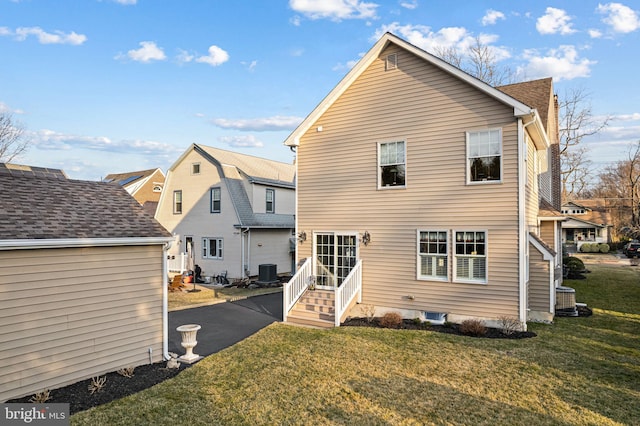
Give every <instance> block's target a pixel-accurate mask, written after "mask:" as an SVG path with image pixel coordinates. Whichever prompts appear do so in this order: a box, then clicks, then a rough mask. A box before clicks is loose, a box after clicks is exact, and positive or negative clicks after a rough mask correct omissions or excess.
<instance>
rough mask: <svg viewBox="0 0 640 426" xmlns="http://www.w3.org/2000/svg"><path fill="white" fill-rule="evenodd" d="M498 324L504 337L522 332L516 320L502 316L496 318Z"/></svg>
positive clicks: (520, 324) (520, 323)
mask: <svg viewBox="0 0 640 426" xmlns="http://www.w3.org/2000/svg"><path fill="white" fill-rule="evenodd" d="M498 324H500V331H502V334H504V335H505V336H511V335H512V334H514V333H517V332H518V331H522V322H521V321H520V320H519V319H518V318H514V317H509V316H502V317H499V318H498Z"/></svg>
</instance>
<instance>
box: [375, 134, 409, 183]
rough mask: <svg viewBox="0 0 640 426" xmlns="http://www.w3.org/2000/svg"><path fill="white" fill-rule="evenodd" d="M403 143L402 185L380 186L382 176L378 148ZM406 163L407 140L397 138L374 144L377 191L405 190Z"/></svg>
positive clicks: (406, 177)
mask: <svg viewBox="0 0 640 426" xmlns="http://www.w3.org/2000/svg"><path fill="white" fill-rule="evenodd" d="M394 142H403V143H404V185H395V186H384V185H382V175H381V172H380V167H381V164H380V146H381V145H384V144H388V143H394ZM408 169H409V167H408V161H407V138H397V139H393V140H391V139H390V140H386V141H380V142H377V144H376V174H377V180H378V189H379V190H380V189H381V190H394V189H406V188H407V181H408V176H407V175H408Z"/></svg>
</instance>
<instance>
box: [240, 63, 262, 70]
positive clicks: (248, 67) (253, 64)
mask: <svg viewBox="0 0 640 426" xmlns="http://www.w3.org/2000/svg"><path fill="white" fill-rule="evenodd" d="M240 63H241V64H242V65H244V66H245V67H247V69H248V70H249V71H250V72H254V71H255V70H256V67H257V66H258V61H251V62H244V61H243V62H240Z"/></svg>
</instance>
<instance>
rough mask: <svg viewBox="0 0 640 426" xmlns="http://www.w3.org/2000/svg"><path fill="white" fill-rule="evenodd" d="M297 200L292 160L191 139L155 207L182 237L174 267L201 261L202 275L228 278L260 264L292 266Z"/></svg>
mask: <svg viewBox="0 0 640 426" xmlns="http://www.w3.org/2000/svg"><path fill="white" fill-rule="evenodd" d="M294 201H295V166H294V165H293V164H286V163H281V162H277V161H272V160H266V159H263V158H258V157H253V156H249V155H244V154H238V153H234V152H230V151H225V150H222V149H217V148H212V147H208V146H204V145H195V144H193V145H191V146H190V147H189V148H188V149H187V150H186V151H185V152H184V153H183V154H182V155H181V156H180V158H179V159H178V160H177V161H176V162H175V163H174V164H173V165H172V166H171V167H170V168H169V171H168V172H167V180H166V184H165V190H164V192H163V194H162V197H161V198H160V204H159V206H158V211H157V213H156V219H158V221H159V222H160V223H162V224H163V225H164V226H165V227H166V228H167V229H168V230H169V231H170V232H172V233H173V234H174V235H175V236H176V238H177V240H178V242H177V244H175V245H174V246H173V247H172V248H171V250H170V251H169V254H170V255H171V258H172V260H180V259H183V258H184V259H186V262H178V263H177V264H174V266H173V270H174V271H175V272H180V271H181V270H182V269H184V268H186V269H193V268H194V265H196V264H197V265H199V266H200V267H201V268H202V270H203V274H202V275H203V277H206V276H216V275H219V274H221V273H223V272H224V271H226V273H227V276H228V278H230V279H233V278H236V279H238V278H244V277H246V276H249V277H253V276H258V275H259V272H260V271H259V269H260V265H275V268H276V272H277V273H278V274H280V273H288V272H291V270H292V263H293V258H294V255H293V246H292V244H291V238H292V234H293V230H294V212H295V204H294ZM186 263H188V264H189V265H187V264H186ZM270 268H272V267H270ZM270 270H271V269H270Z"/></svg>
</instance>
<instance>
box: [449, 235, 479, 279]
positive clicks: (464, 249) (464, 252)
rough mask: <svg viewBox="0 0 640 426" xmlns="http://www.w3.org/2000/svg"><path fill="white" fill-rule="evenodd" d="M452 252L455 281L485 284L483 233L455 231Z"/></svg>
mask: <svg viewBox="0 0 640 426" xmlns="http://www.w3.org/2000/svg"><path fill="white" fill-rule="evenodd" d="M454 234H455V242H454V244H455V251H454V253H455V254H454V262H455V265H454V271H455V277H454V280H455V281H461V282H470V283H481V284H485V283H486V282H487V250H486V248H487V243H486V232H484V231H456V232H455V233H454Z"/></svg>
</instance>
